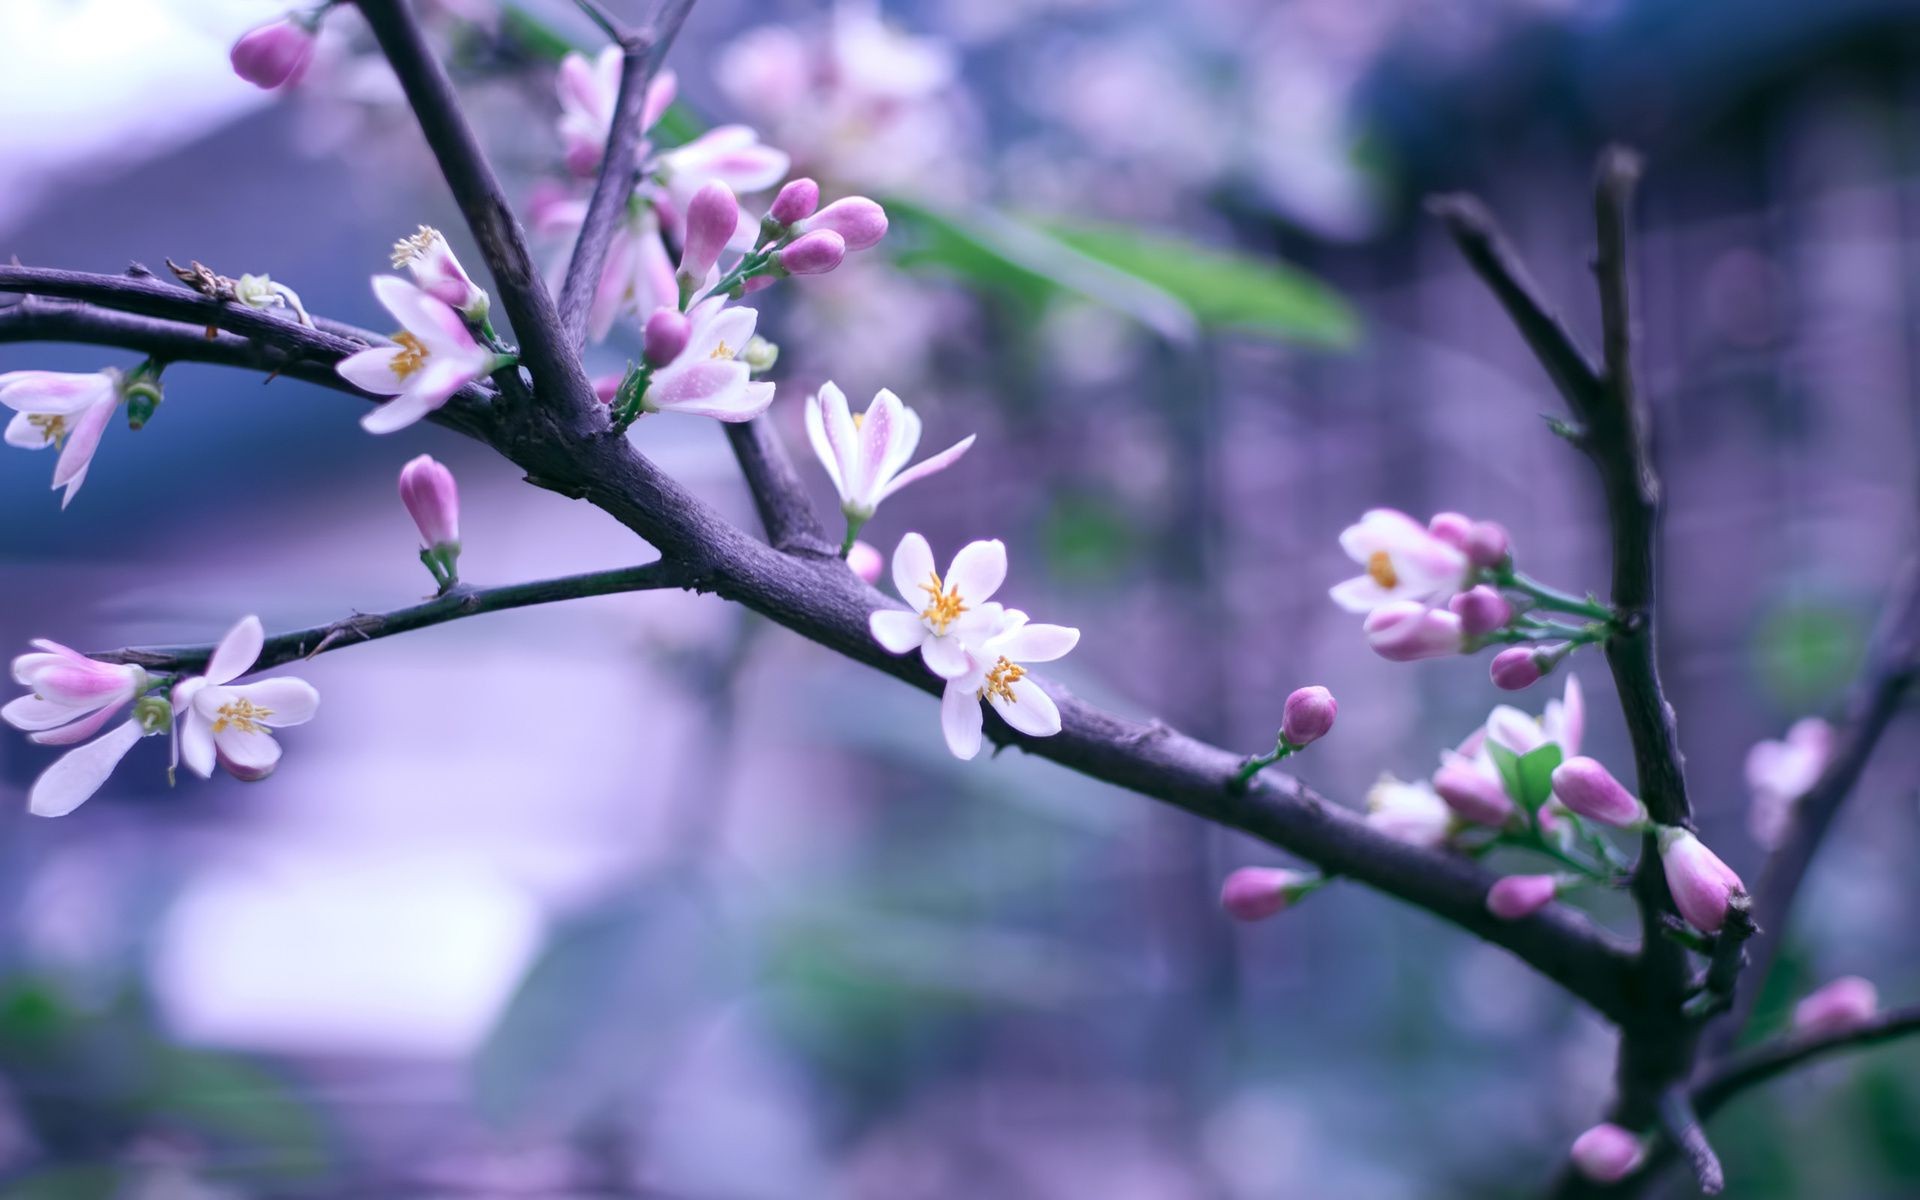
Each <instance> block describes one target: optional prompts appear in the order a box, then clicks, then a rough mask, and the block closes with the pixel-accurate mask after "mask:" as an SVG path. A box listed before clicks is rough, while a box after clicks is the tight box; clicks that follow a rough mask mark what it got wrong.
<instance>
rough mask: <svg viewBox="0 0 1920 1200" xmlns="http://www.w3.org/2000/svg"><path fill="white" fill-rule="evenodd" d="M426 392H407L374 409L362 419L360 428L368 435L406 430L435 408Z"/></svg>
mask: <svg viewBox="0 0 1920 1200" xmlns="http://www.w3.org/2000/svg"><path fill="white" fill-rule="evenodd" d="M427 400H428V396H427V395H426V393H424V392H417V391H412V392H405V393H402V394H401V395H399V396H395V397H394V398H393V399H391V400H389V401H387V402H386V403H385V404H382V405H381V406H380V407H379V408H376V409H373V410H371V411H370V412H368V413H366V414H365V415H364V416H362V417H361V418H360V428H362V429H364V430H366V431H367V432H368V433H374V434H380V433H393V432H394V431H395V430H400V429H405V428H406V427H407V426H409V425H414V424H417V423H419V422H420V421H422V420H424V419H425V418H426V415H427V414H428V413H430V412H432V411H433V409H434V406H433V405H430V404H428V403H427Z"/></svg>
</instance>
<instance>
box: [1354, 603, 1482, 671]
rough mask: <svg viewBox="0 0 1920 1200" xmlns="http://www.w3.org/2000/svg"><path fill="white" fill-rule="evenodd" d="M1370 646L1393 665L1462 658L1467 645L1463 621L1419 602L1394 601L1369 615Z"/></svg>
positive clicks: (1368, 637) (1368, 640)
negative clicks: (1464, 647)
mask: <svg viewBox="0 0 1920 1200" xmlns="http://www.w3.org/2000/svg"><path fill="white" fill-rule="evenodd" d="M1364 629H1365V632H1366V635H1367V645H1369V646H1371V647H1372V648H1373V652H1374V653H1375V654H1378V655H1379V656H1380V657H1381V658H1384V659H1386V660H1388V661H1389V662H1413V661H1415V660H1417V659H1422V658H1440V657H1443V656H1445V655H1448V654H1458V653H1460V650H1461V648H1462V646H1463V645H1464V635H1463V634H1462V632H1461V629H1460V618H1459V617H1457V616H1455V615H1454V614H1453V613H1450V612H1448V611H1446V610H1445V609H1440V608H1428V607H1427V606H1426V605H1424V604H1422V603H1420V602H1419V601H1418V600H1393V601H1389V602H1388V603H1386V604H1382V605H1380V606H1379V607H1377V608H1375V609H1373V610H1372V611H1371V612H1369V613H1368V614H1367V620H1366V624H1365V626H1364Z"/></svg>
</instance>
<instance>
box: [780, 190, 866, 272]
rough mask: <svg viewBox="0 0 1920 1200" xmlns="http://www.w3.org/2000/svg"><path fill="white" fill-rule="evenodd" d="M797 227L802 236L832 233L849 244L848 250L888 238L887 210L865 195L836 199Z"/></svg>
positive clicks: (863, 247)
mask: <svg viewBox="0 0 1920 1200" xmlns="http://www.w3.org/2000/svg"><path fill="white" fill-rule="evenodd" d="M795 227H796V228H797V229H799V230H800V232H801V233H812V232H813V231H815V230H824V231H831V232H833V233H837V234H839V235H840V237H841V238H842V239H844V240H845V241H846V244H847V246H846V248H847V249H848V250H865V249H866V248H867V247H869V246H872V245H874V244H875V243H876V242H878V241H879V240H880V239H881V238H883V237H885V236H887V210H886V209H884V208H881V207H880V205H879V204H878V203H876V202H874V201H872V200H869V199H867V198H866V197H865V196H848V197H846V198H845V199H841V200H835V201H834V202H833V203H832V204H829V205H827V206H826V207H825V208H823V209H821V210H820V211H819V212H817V213H814V214H813V215H812V216H810V217H808V218H806V219H805V220H803V221H801V222H799V223H798V225H796V226H795ZM795 274H800V272H797V271H796V272H795Z"/></svg>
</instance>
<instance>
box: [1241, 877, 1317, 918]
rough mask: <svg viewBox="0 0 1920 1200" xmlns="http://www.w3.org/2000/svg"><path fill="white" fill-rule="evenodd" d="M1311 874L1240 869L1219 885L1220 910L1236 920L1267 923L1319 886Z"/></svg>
mask: <svg viewBox="0 0 1920 1200" xmlns="http://www.w3.org/2000/svg"><path fill="white" fill-rule="evenodd" d="M1319 881H1320V876H1319V875H1318V874H1317V873H1315V872H1312V871H1295V870H1290V869H1288V868H1286V867H1241V868H1240V869H1239V870H1237V871H1235V872H1233V873H1232V874H1230V875H1228V876H1227V878H1226V880H1225V881H1224V882H1223V883H1222V884H1221V885H1220V907H1221V908H1223V909H1225V910H1226V911H1227V915H1228V916H1230V917H1232V918H1234V919H1235V920H1236V921H1264V920H1265V919H1267V918H1268V917H1271V916H1273V915H1274V914H1276V913H1278V912H1281V911H1282V910H1284V909H1285V908H1286V907H1287V906H1288V905H1289V904H1292V903H1293V902H1294V900H1296V899H1297V898H1299V896H1300V893H1301V891H1302V890H1303V889H1305V888H1309V887H1312V886H1314V885H1316V884H1318V883H1319Z"/></svg>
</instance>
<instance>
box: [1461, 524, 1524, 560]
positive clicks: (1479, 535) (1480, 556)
mask: <svg viewBox="0 0 1920 1200" xmlns="http://www.w3.org/2000/svg"><path fill="white" fill-rule="evenodd" d="M1461 549H1463V550H1465V551H1466V552H1467V560H1468V561H1469V562H1471V563H1473V565H1474V566H1476V567H1497V566H1499V565H1500V564H1502V563H1504V562H1506V561H1507V558H1508V556H1509V555H1510V554H1511V553H1512V552H1513V551H1512V539H1511V538H1509V537H1508V536H1507V528H1506V526H1504V525H1502V524H1500V523H1499V522H1498V521H1475V522H1474V523H1473V528H1472V529H1470V530H1468V531H1467V539H1466V543H1465V544H1464V545H1462V546H1461Z"/></svg>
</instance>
